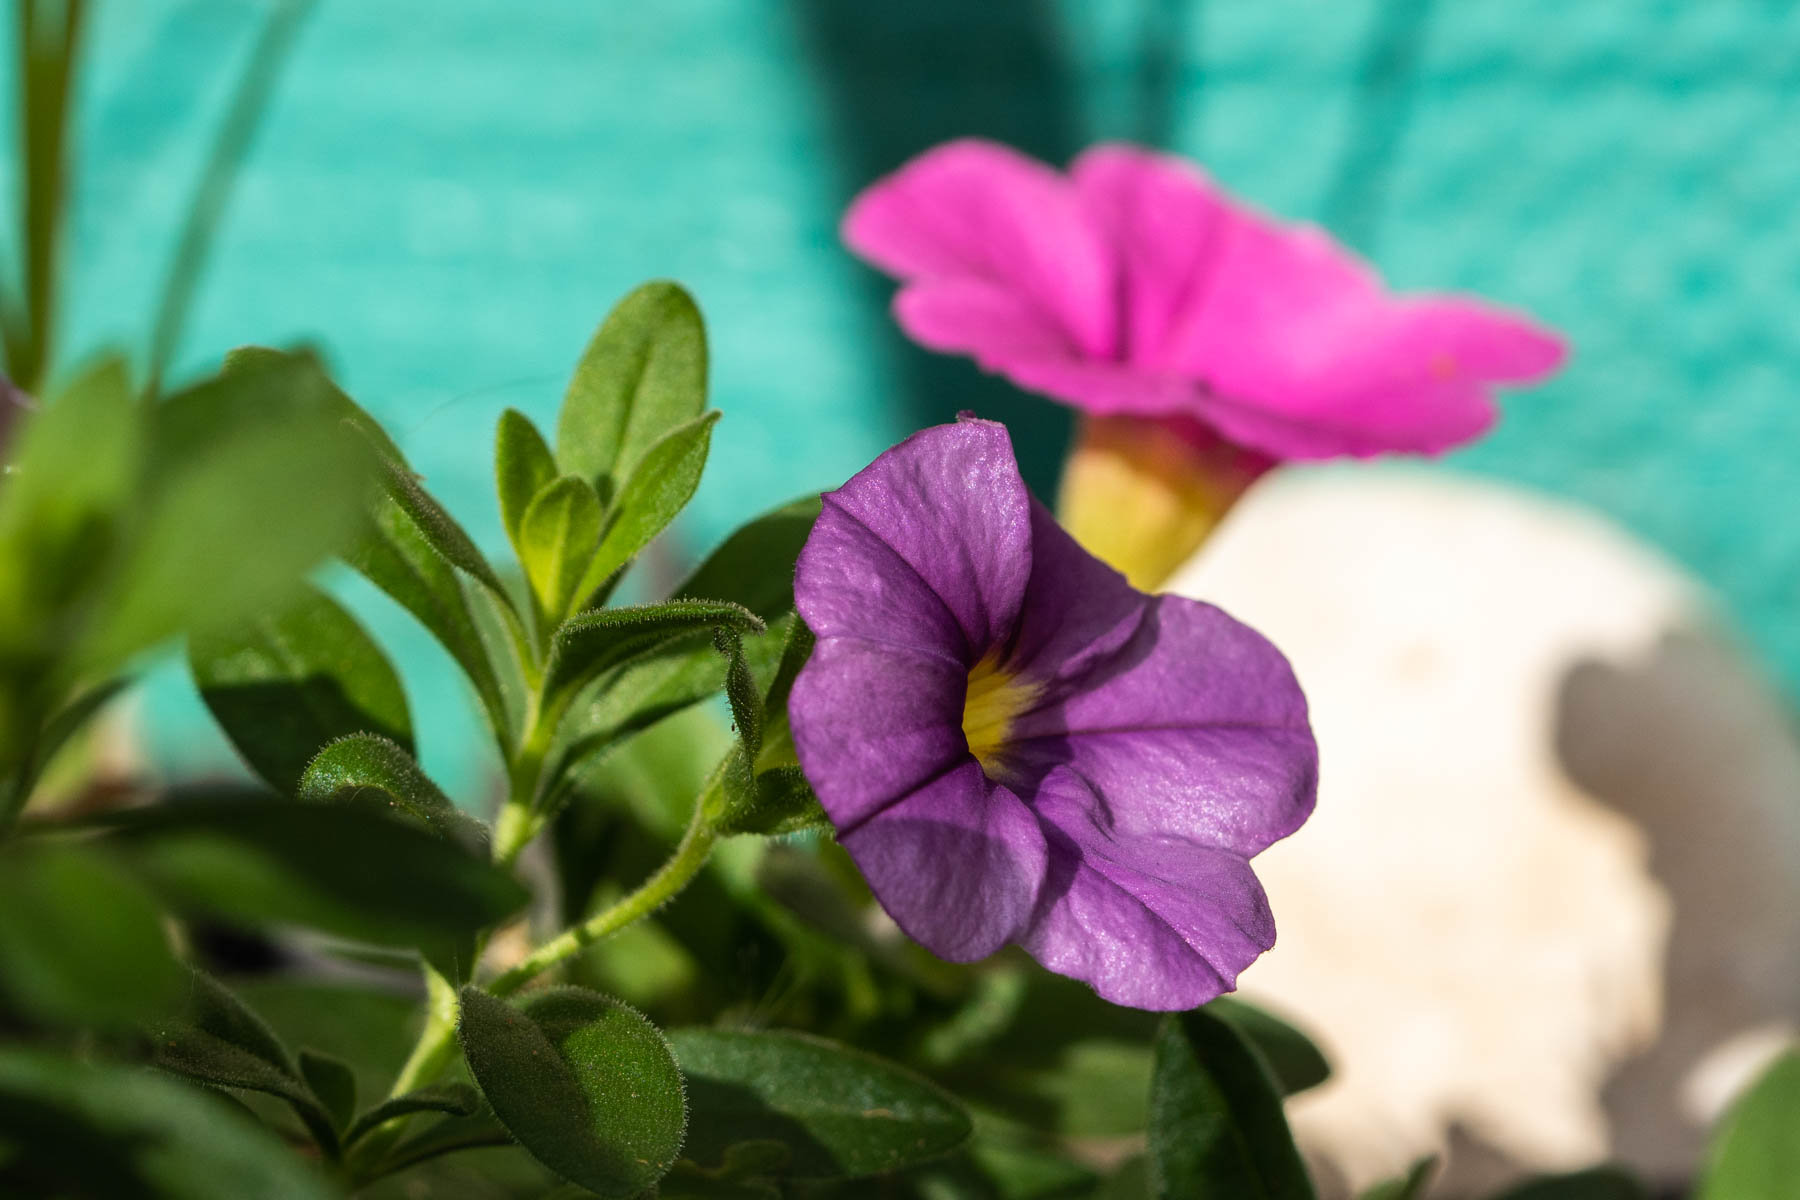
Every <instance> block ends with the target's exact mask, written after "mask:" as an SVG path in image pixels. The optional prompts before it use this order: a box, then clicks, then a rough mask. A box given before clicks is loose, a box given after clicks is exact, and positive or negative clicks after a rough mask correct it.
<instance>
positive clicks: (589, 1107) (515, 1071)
mask: <svg viewBox="0 0 1800 1200" xmlns="http://www.w3.org/2000/svg"><path fill="white" fill-rule="evenodd" d="M461 999H462V1014H461V1018H460V1020H459V1022H458V1026H457V1033H458V1036H459V1037H460V1038H461V1040H462V1046H463V1056H464V1057H465V1058H466V1059H467V1060H468V1063H469V1070H470V1071H471V1072H473V1073H474V1076H475V1081H476V1082H477V1083H479V1084H480V1085H481V1090H482V1093H483V1094H484V1095H485V1096H486V1097H487V1101H488V1104H489V1106H490V1107H492V1108H493V1110H494V1115H495V1116H497V1117H498V1118H499V1119H500V1122H501V1123H502V1124H503V1125H505V1126H506V1128H507V1130H508V1131H509V1132H510V1133H511V1134H512V1135H513V1137H515V1138H517V1139H518V1141H519V1144H520V1145H522V1146H524V1147H525V1148H526V1149H527V1150H529V1151H530V1152H531V1153H532V1155H533V1156H534V1157H535V1158H537V1159H538V1161H540V1162H542V1163H543V1164H544V1165H545V1166H547V1167H549V1168H550V1169H551V1170H553V1171H555V1172H557V1173H558V1174H559V1175H562V1176H563V1177H564V1178H566V1179H569V1180H572V1181H573V1182H575V1183H578V1184H580V1185H582V1186H583V1187H586V1188H589V1189H591V1190H593V1191H595V1192H597V1193H599V1194H600V1195H602V1196H613V1197H621V1198H623V1197H630V1196H636V1195H638V1194H639V1193H640V1192H642V1191H644V1190H645V1189H646V1188H648V1187H650V1186H651V1185H653V1184H654V1183H655V1182H656V1181H657V1180H658V1179H660V1178H662V1176H663V1175H664V1174H665V1173H666V1172H667V1171H668V1169H669V1167H670V1166H672V1165H673V1164H674V1162H675V1155H676V1152H677V1151H678V1150H679V1149H680V1148H681V1140H682V1131H683V1127H684V1125H685V1122H686V1109H685V1106H684V1104H683V1101H682V1087H681V1073H680V1071H679V1070H677V1069H676V1066H675V1059H674V1058H673V1057H672V1056H671V1054H670V1052H669V1045H668V1043H667V1042H666V1041H665V1040H664V1039H663V1036H662V1034H661V1033H659V1032H658V1031H657V1029H656V1027H655V1026H653V1025H651V1024H650V1022H648V1021H646V1020H645V1019H644V1018H643V1017H642V1016H641V1015H640V1014H639V1013H638V1012H637V1011H636V1010H634V1009H632V1008H629V1007H627V1006H626V1005H624V1004H621V1003H620V1002H619V1001H617V1000H613V999H610V998H609V997H606V996H603V995H601V994H600V993H598V992H592V991H588V990H586V989H584V988H572V987H554V988H545V989H543V990H541V991H538V992H534V993H532V994H531V995H530V996H528V997H526V998H525V999H524V1000H523V1001H521V1002H520V1003H519V1004H518V1005H516V1006H515V1005H511V1004H508V1003H506V1002H505V1001H503V1000H498V999H495V998H494V997H492V996H489V995H488V994H487V993H485V992H481V991H478V990H476V989H474V988H464V989H463V991H462V998H461Z"/></svg>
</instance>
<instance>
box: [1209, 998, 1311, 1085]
mask: <svg viewBox="0 0 1800 1200" xmlns="http://www.w3.org/2000/svg"><path fill="white" fill-rule="evenodd" d="M1206 1011H1207V1012H1209V1013H1211V1014H1212V1015H1213V1016H1215V1017H1218V1018H1219V1019H1220V1020H1222V1021H1225V1022H1226V1023H1227V1024H1229V1025H1230V1026H1231V1027H1232V1028H1233V1029H1235V1030H1237V1031H1238V1033H1240V1034H1242V1035H1243V1036H1244V1038H1245V1039H1246V1040H1248V1041H1249V1043H1250V1044H1251V1045H1252V1046H1255V1047H1256V1049H1257V1051H1258V1053H1260V1054H1261V1055H1262V1056H1263V1061H1264V1062H1266V1063H1268V1064H1269V1069H1270V1070H1271V1071H1273V1072H1274V1073H1275V1082H1276V1083H1278V1084H1280V1085H1281V1093H1282V1095H1284V1096H1292V1095H1294V1094H1295V1093H1297V1092H1303V1091H1305V1090H1306V1089H1307V1088H1310V1087H1317V1086H1318V1085H1319V1084H1321V1083H1324V1082H1325V1081H1326V1080H1327V1079H1329V1078H1331V1064H1330V1063H1328V1062H1326V1061H1325V1056H1324V1055H1323V1054H1321V1053H1319V1048H1318V1047H1317V1046H1315V1045H1313V1044H1312V1041H1311V1039H1309V1038H1308V1037H1307V1036H1306V1035H1305V1034H1304V1033H1301V1032H1300V1031H1299V1030H1298V1029H1295V1028H1294V1027H1293V1026H1292V1025H1289V1024H1288V1023H1287V1022H1286V1021H1283V1020H1282V1019H1281V1018H1280V1017H1277V1016H1274V1015H1273V1014H1271V1013H1269V1012H1267V1011H1265V1010H1263V1009H1261V1008H1258V1007H1257V1006H1255V1005H1254V1004H1247V1003H1245V1002H1244V1001H1242V1000H1238V999H1236V998H1234V997H1231V996H1220V997H1219V998H1218V999H1217V1000H1214V1001H1213V1002H1212V1003H1211V1004H1208V1005H1207V1006H1206Z"/></svg>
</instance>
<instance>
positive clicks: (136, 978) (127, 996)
mask: <svg viewBox="0 0 1800 1200" xmlns="http://www.w3.org/2000/svg"><path fill="white" fill-rule="evenodd" d="M183 978H184V972H183V971H182V970H181V968H180V967H178V966H177V965H176V963H175V960H174V957H173V956H172V955H171V954H170V952H169V942H168V938H167V936H166V935H165V934H164V933H163V927H162V916H161V912H160V910H159V909H158V907H157V905H156V901H155V898H154V897H152V896H151V895H150V893H149V892H147V891H145V890H144V886H143V885H142V884H141V883H139V882H138V881H137V880H135V879H133V878H132V877H131V876H130V874H128V873H127V872H126V871H125V870H124V869H123V868H122V867H120V866H119V865H118V864H116V863H115V862H113V861H112V859H111V858H110V857H108V856H107V855H106V854H104V853H103V852H101V851H100V850H98V849H96V848H93V847H89V846H85V845H79V844H75V845H50V846H43V847H27V846H14V847H11V848H10V849H8V850H7V851H6V852H4V853H0V1007H4V1006H10V1007H12V1008H14V1009H15V1010H16V1011H21V1012H24V1013H26V1014H27V1015H29V1016H30V1017H31V1018H32V1019H34V1020H36V1021H38V1022H40V1023H42V1024H45V1025H51V1026H59V1025H67V1026H101V1027H104V1028H114V1027H123V1026H129V1025H132V1024H135V1023H137V1022H139V1021H141V1020H143V1019H145V1018H147V1017H149V1016H152V1015H154V1014H157V1013H159V1012H163V1011H166V1010H167V1008H168V1007H169V1006H170V1005H171V1004H173V1003H174V1001H175V999H176V997H177V996H179V995H180V994H181V986H182V982H183Z"/></svg>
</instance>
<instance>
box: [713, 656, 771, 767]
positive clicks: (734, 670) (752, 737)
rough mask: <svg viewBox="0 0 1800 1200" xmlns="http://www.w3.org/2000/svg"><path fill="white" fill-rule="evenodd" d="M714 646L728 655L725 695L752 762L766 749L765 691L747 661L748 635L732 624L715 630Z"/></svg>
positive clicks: (745, 749) (736, 729)
mask: <svg viewBox="0 0 1800 1200" xmlns="http://www.w3.org/2000/svg"><path fill="white" fill-rule="evenodd" d="M713 647H714V648H715V649H716V650H718V651H719V653H720V654H722V655H724V656H725V699H726V701H727V703H729V704H730V705H731V728H732V732H734V733H736V734H737V736H738V741H739V742H741V743H742V744H743V747H744V752H745V757H746V758H747V759H749V761H751V762H755V761H756V756H757V755H758V754H760V753H761V752H762V730H763V694H762V689H761V688H760V687H758V686H757V684H756V677H755V676H754V675H752V674H751V673H750V665H749V664H748V663H747V662H745V661H744V635H743V634H741V633H739V632H738V631H737V630H736V629H733V628H732V627H731V626H729V625H721V626H719V627H718V628H716V629H714V630H713Z"/></svg>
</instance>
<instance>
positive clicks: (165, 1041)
mask: <svg viewBox="0 0 1800 1200" xmlns="http://www.w3.org/2000/svg"><path fill="white" fill-rule="evenodd" d="M150 1039H151V1059H152V1061H153V1062H155V1063H156V1065H157V1066H159V1067H162V1068H163V1069H164V1070H167V1071H173V1072H175V1073H176V1074H178V1075H185V1076H187V1077H188V1078H190V1079H198V1080H200V1081H201V1082H203V1083H209V1084H211V1085H213V1086H214V1087H228V1088H243V1089H245V1090H248V1091H253V1092H265V1093H267V1094H268V1095H271V1096H278V1097H280V1098H281V1099H282V1100H285V1101H286V1102H287V1103H288V1105H289V1106H290V1107H291V1108H293V1110H294V1112H295V1114H296V1115H297V1116H299V1118H300V1119H301V1121H303V1122H305V1124H306V1127H307V1129H308V1130H309V1131H310V1132H311V1133H312V1136H313V1139H314V1140H315V1141H317V1142H318V1143H319V1145H320V1146H321V1147H324V1148H325V1150H326V1152H327V1153H330V1154H335V1153H336V1152H337V1145H338V1143H337V1128H338V1123H337V1122H336V1121H335V1120H333V1118H332V1114H331V1112H330V1110H329V1108H328V1107H327V1106H326V1104H325V1103H323V1102H322V1101H321V1100H320V1098H319V1097H318V1095H317V1094H315V1093H314V1091H313V1089H312V1085H311V1084H310V1082H309V1081H308V1079H307V1077H306V1076H305V1075H304V1074H303V1073H302V1072H301V1069H300V1065H299V1064H298V1063H297V1062H296V1061H295V1059H294V1056H293V1055H292V1054H291V1053H290V1052H289V1051H288V1048H287V1047H286V1046H284V1045H283V1044H282V1042H281V1039H280V1038H278V1037H277V1036H276V1035H275V1031H274V1030H273V1029H270V1028H269V1026H268V1024H267V1022H265V1021H264V1020H263V1019H262V1018H261V1017H259V1016H257V1015H256V1013H255V1012H254V1011H252V1010H251V1009H250V1007H249V1006H248V1005H246V1004H245V1003H244V1002H243V1001H241V1000H239V999H238V998H237V997H236V996H235V995H233V994H232V992H231V989H229V988H227V987H226V986H225V985H224V984H222V983H220V982H219V981H218V980H216V979H214V978H213V977H212V976H210V975H207V974H205V973H203V972H200V971H194V972H192V973H191V975H190V977H189V980H188V989H187V1000H186V1003H185V1004H183V1005H182V1006H181V1012H180V1015H179V1016H176V1017H174V1018H171V1019H169V1020H166V1021H164V1022H162V1023H161V1024H160V1025H158V1026H157V1027H156V1028H155V1029H154V1030H153V1031H152V1032H151V1034H150ZM338 1082H339V1083H340V1084H341V1082H342V1081H341V1080H339V1081H338Z"/></svg>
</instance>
